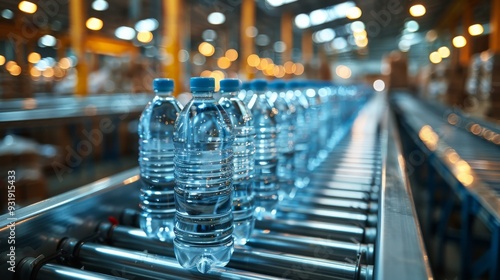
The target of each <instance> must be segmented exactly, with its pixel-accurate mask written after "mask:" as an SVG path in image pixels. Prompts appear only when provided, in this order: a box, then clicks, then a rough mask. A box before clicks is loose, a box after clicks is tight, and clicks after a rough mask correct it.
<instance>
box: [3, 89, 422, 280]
mask: <svg viewBox="0 0 500 280" xmlns="http://www.w3.org/2000/svg"><path fill="white" fill-rule="evenodd" d="M386 108H387V105H386V103H385V99H384V96H383V95H378V96H376V97H374V98H372V99H371V100H370V102H368V103H367V104H366V105H365V106H364V107H363V109H362V110H361V111H360V112H359V114H358V115H357V116H356V118H355V119H354V122H353V124H352V127H351V129H350V130H349V131H348V133H347V134H346V136H345V137H343V138H342V140H340V141H339V142H338V143H337V145H336V147H335V149H334V150H333V151H332V152H331V153H330V155H329V156H328V157H327V158H326V159H325V160H324V162H323V163H322V164H321V165H320V166H319V167H318V168H317V170H316V171H315V172H313V173H312V174H311V175H310V184H309V186H308V187H306V188H303V189H299V190H298V192H297V195H296V198H294V199H293V200H292V201H289V202H287V203H283V204H282V205H281V206H280V208H279V209H278V215H277V218H276V219H275V220H264V221H259V222H257V223H256V229H255V231H254V233H253V235H252V238H251V239H250V241H249V243H248V244H247V245H246V246H242V247H238V246H237V247H236V248H235V251H234V254H233V256H232V258H231V261H230V263H229V264H228V265H227V266H226V267H224V268H218V269H215V270H214V271H211V272H210V273H209V274H207V275H201V274H199V273H197V272H193V271H186V270H184V269H182V268H181V267H180V266H179V264H178V263H177V261H176V260H175V258H174V255H173V248H172V244H171V243H163V242H160V241H155V240H151V239H149V238H147V237H146V236H145V234H144V233H143V232H142V231H141V230H140V229H138V227H137V210H136V209H137V199H138V184H139V176H138V169H133V170H130V171H127V172H124V173H121V174H117V175H115V176H112V177H108V178H104V179H102V180H100V181H98V182H96V183H94V184H90V185H87V186H84V187H81V188H79V189H76V190H73V191H70V192H68V193H65V194H62V195H60V196H57V197H54V198H51V199H48V200H46V201H43V202H40V203H38V204H34V205H31V206H28V207H25V208H22V209H20V210H18V211H16V214H15V215H16V219H17V220H16V223H17V224H16V238H17V243H16V264H17V266H16V270H17V272H16V273H17V275H14V274H6V276H7V277H5V278H2V279H14V276H17V277H19V276H22V277H24V278H23V279H29V278H31V279H49V278H50V277H54V278H56V277H60V279H65V278H64V277H65V275H68V273H69V274H71V273H75V274H74V275H75V277H76V279H86V278H84V277H87V276H88V277H95V279H102V276H101V275H102V274H105V275H111V276H113V277H115V279H119V277H122V278H141V279H275V278H280V279H281V278H291V279H367V280H368V279H384V280H385V279H389V280H391V279H400V277H401V274H394V273H391V270H390V269H389V267H392V268H396V267H397V271H398V272H401V273H405V274H404V275H407V276H408V278H407V279H422V278H431V277H432V276H431V274H430V271H429V269H428V266H427V262H426V253H425V250H424V249H423V247H422V244H421V240H420V235H419V228H418V224H417V223H416V216H415V213H414V212H412V211H411V209H413V202H412V198H411V193H410V192H408V186H407V183H406V174H405V173H404V172H403V170H404V169H403V166H402V163H401V162H399V161H398V160H397V159H399V157H398V156H399V155H400V152H401V151H400V147H399V146H398V145H397V142H398V141H399V139H398V136H397V131H396V130H395V129H394V124H393V123H392V121H391V120H390V119H391V117H390V116H389V115H387V114H385V113H384V112H385V111H386ZM395 202H398V203H397V204H395ZM408 209H410V210H408ZM3 218H7V217H6V216H3ZM117 222H119V224H117ZM0 223H1V224H0V225H1V228H0V238H5V237H7V236H8V234H9V227H8V225H9V224H8V221H7V220H5V219H2V220H0ZM398 225H400V226H401V227H402V228H403V229H404V230H403V229H401V228H398ZM389 244H393V246H392V247H390V245H389ZM394 246H396V247H394ZM1 248H2V251H3V250H6V251H7V250H8V248H7V247H4V245H2V247H1ZM7 265H8V264H6V263H5V262H3V263H0V269H1V271H0V275H4V272H6V271H7ZM82 267H83V268H84V270H81V269H80V268H82ZM59 268H60V269H59ZM78 270H81V271H78ZM58 274H60V275H58ZM78 277H80V278H78ZM100 277H101V278H100ZM116 277H118V278H116Z"/></svg>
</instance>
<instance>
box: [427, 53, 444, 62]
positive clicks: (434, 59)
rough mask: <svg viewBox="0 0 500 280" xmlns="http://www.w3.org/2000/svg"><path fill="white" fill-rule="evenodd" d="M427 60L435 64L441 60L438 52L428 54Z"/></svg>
mask: <svg viewBox="0 0 500 280" xmlns="http://www.w3.org/2000/svg"><path fill="white" fill-rule="evenodd" d="M429 60H430V61H431V62H432V63H434V64H437V63H439V62H441V60H442V59H441V55H439V53H438V52H432V53H431V54H430V55H429Z"/></svg>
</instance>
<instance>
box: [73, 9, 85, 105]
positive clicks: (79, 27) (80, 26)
mask: <svg viewBox="0 0 500 280" xmlns="http://www.w3.org/2000/svg"><path fill="white" fill-rule="evenodd" d="M85 16H86V12H85V1H84V0H72V1H70V2H69V31H70V32H69V34H70V35H69V36H70V42H71V48H72V49H73V52H74V53H75V56H76V57H77V59H78V64H77V65H76V70H77V81H76V87H75V94H76V95H79V96H85V95H87V93H88V88H87V80H88V67H87V62H86V61H85V37H86V36H85V35H86V34H85V33H86V30H85V25H84V18H85Z"/></svg>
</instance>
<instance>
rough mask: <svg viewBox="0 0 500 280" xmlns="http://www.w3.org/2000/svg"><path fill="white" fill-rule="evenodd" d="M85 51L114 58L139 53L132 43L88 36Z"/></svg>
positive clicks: (98, 36)
mask: <svg viewBox="0 0 500 280" xmlns="http://www.w3.org/2000/svg"><path fill="white" fill-rule="evenodd" d="M85 50H87V51H89V52H92V53H96V54H104V55H113V56H120V55H123V54H137V53H139V49H138V48H137V47H136V46H134V45H133V44H132V43H130V42H127V41H122V40H117V39H112V38H107V37H104V36H100V35H88V36H86V39H85Z"/></svg>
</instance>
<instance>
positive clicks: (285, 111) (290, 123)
mask: <svg viewBox="0 0 500 280" xmlns="http://www.w3.org/2000/svg"><path fill="white" fill-rule="evenodd" d="M285 85H286V84H285V82H284V81H282V80H275V81H273V82H271V83H269V85H268V88H269V91H268V94H269V96H268V99H269V102H270V103H271V105H272V106H273V107H274V108H276V109H277V110H278V115H277V118H276V122H277V130H278V131H279V132H278V136H277V140H276V145H277V149H278V168H277V176H278V182H279V186H280V200H283V199H291V198H293V197H294V196H295V192H296V188H295V163H294V155H295V139H294V137H295V123H296V115H295V106H294V105H293V103H292V102H291V101H290V100H287V99H286V92H285Z"/></svg>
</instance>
